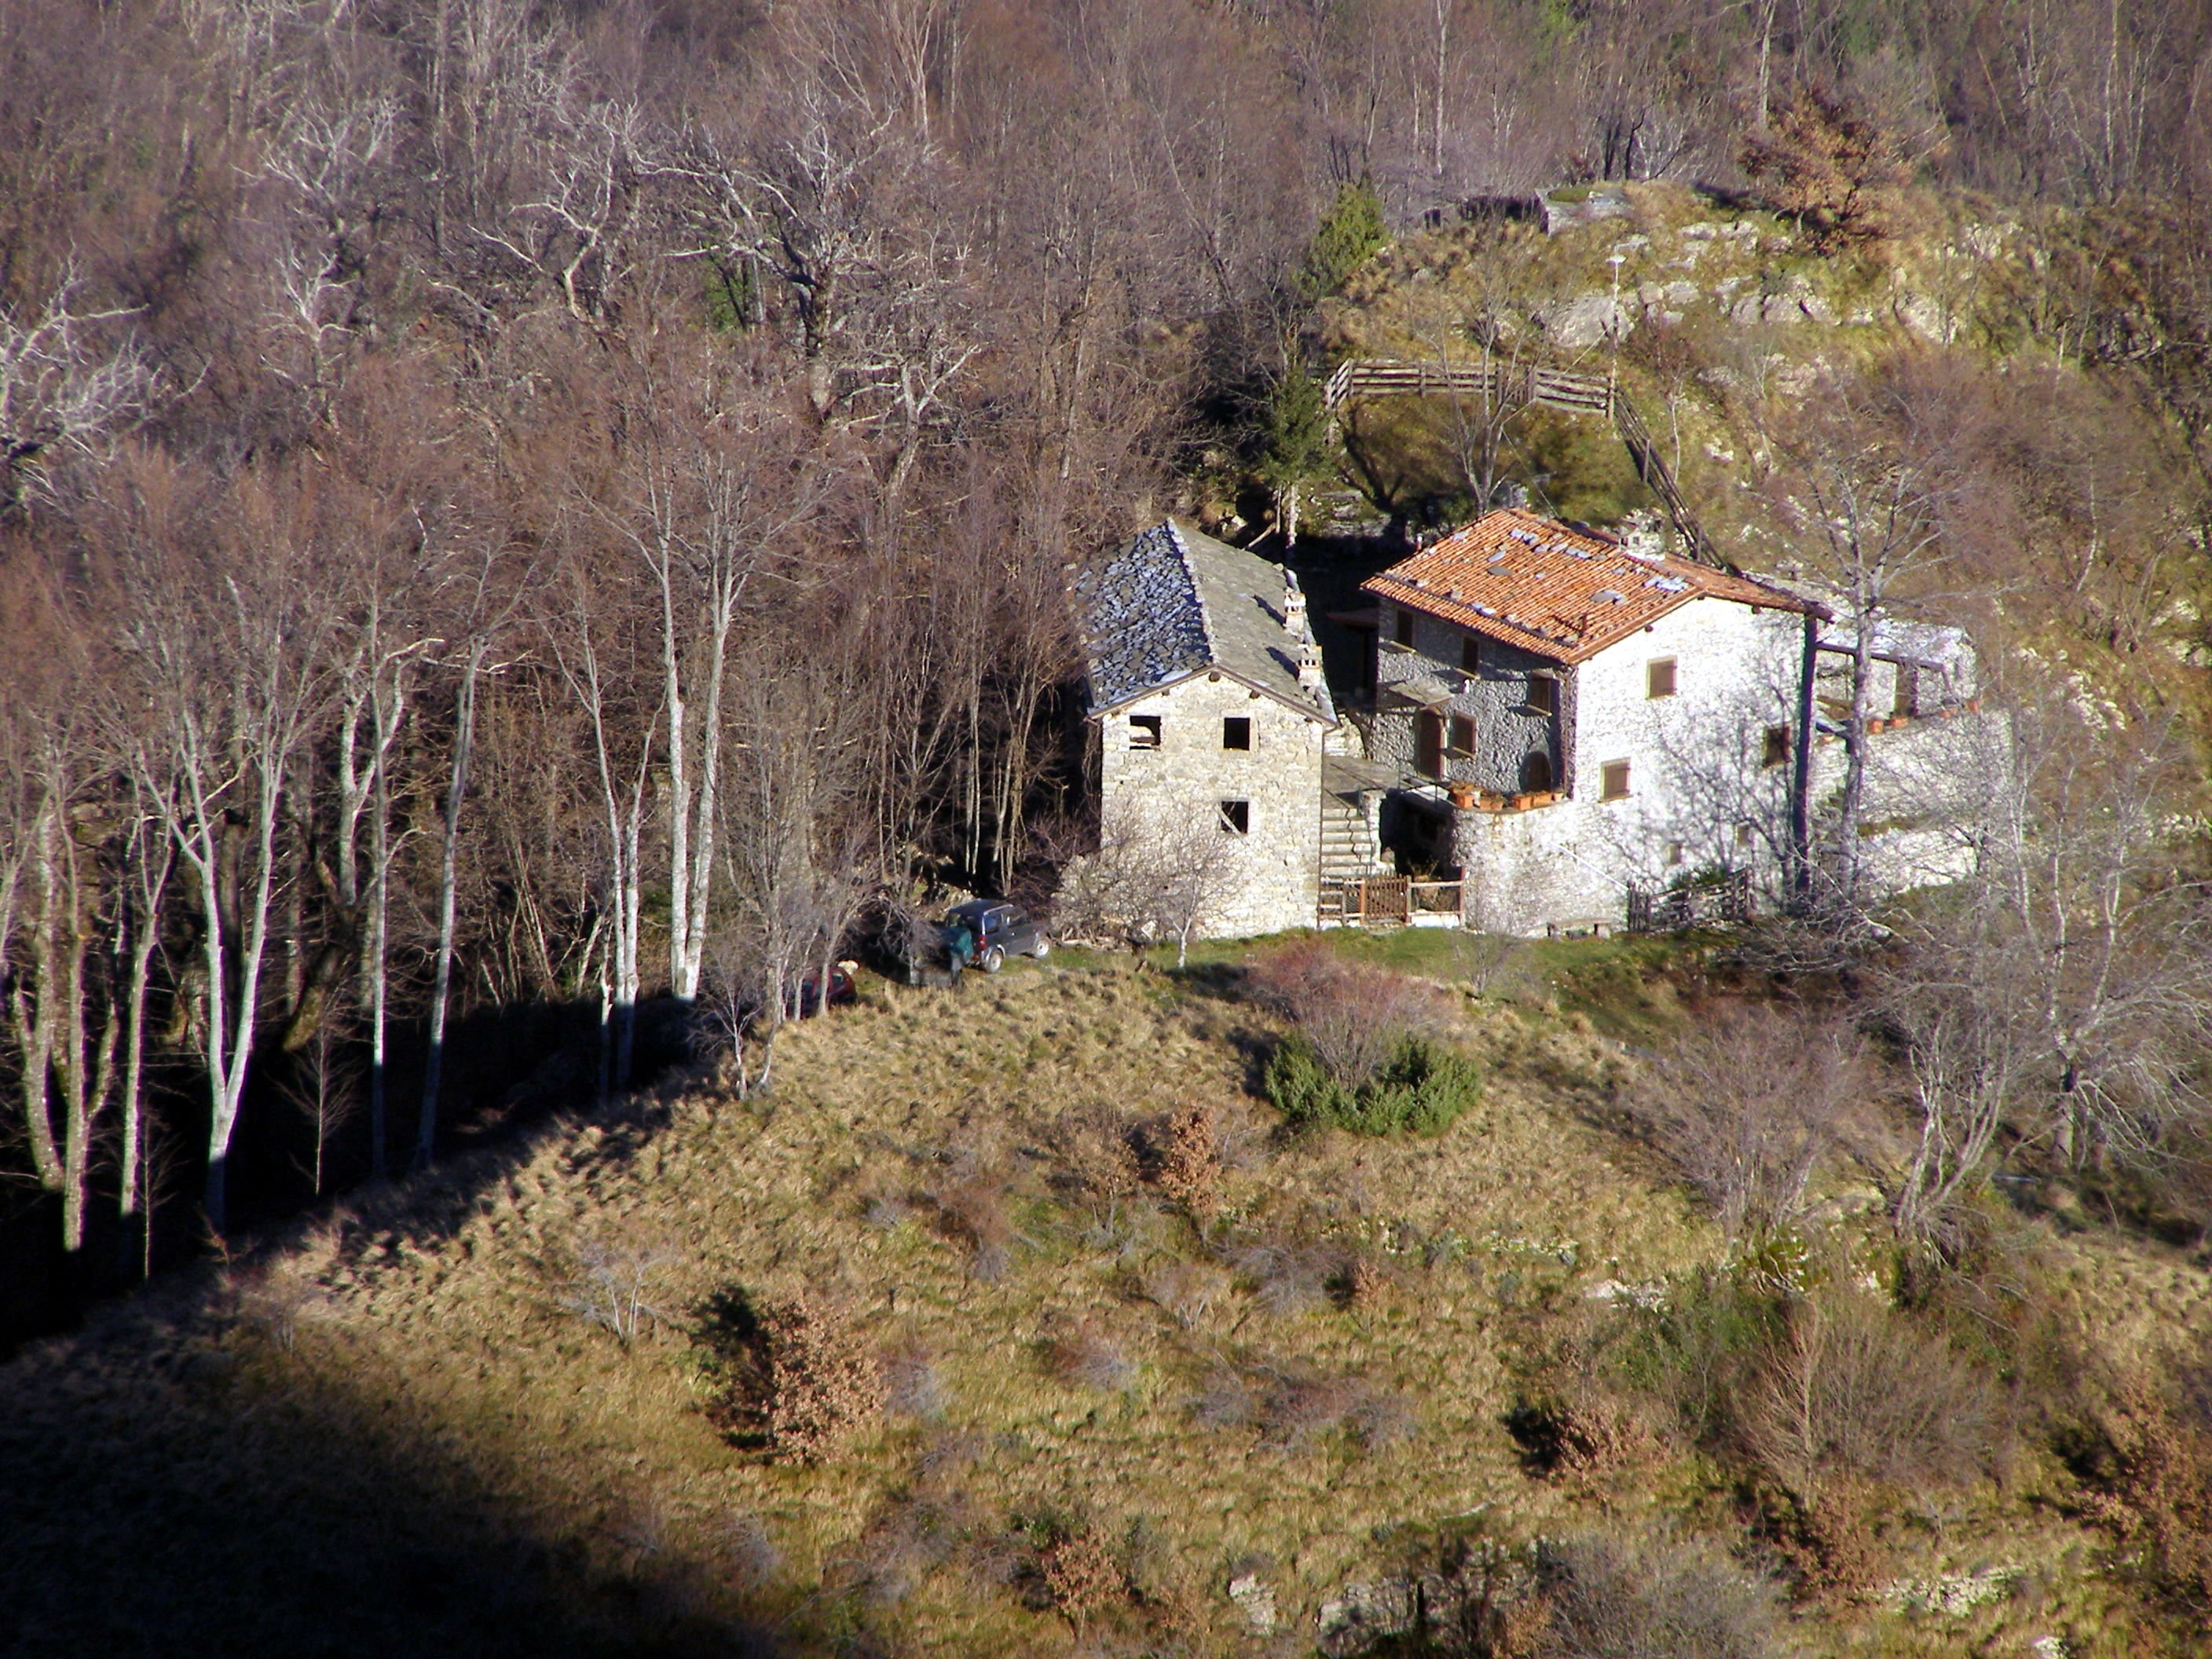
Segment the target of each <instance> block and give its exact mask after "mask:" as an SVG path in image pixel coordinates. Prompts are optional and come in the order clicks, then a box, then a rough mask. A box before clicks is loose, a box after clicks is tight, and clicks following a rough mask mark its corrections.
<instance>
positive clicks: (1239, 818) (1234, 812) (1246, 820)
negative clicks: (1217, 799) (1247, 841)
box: [1221, 800, 1252, 836]
mask: <svg viewBox="0 0 2212 1659" xmlns="http://www.w3.org/2000/svg"><path fill="white" fill-rule="evenodd" d="M1221 827H1222V829H1224V830H1225V831H1227V832H1228V833H1229V834H1230V835H1232V836H1249V835H1250V834H1251V833H1252V803H1251V802H1250V801H1249V800H1225V801H1224V802H1222V803H1221Z"/></svg>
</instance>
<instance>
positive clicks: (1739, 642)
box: [1454, 599, 1803, 933]
mask: <svg viewBox="0 0 2212 1659" xmlns="http://www.w3.org/2000/svg"><path fill="white" fill-rule="evenodd" d="M1802 637H1803V635H1802V618H1801V617H1798V616H1797V615H1796V613H1795V612H1791V611H1763V610H1754V609H1753V607H1751V606H1749V605H1737V604H1735V603H1734V602H1732V601H1729V600H1723V599H1697V600H1693V601H1692V603H1690V604H1688V605H1684V606H1683V607H1682V608H1681V609H1680V610H1679V611H1674V612H1672V613H1671V614H1669V615H1668V616H1666V617H1662V618H1661V619H1660V620H1659V621H1658V622H1656V623H1653V624H1652V625H1651V626H1650V628H1648V629H1644V631H1643V632H1641V633H1638V634H1636V635H1632V636H1631V637H1629V638H1628V639H1626V640H1623V641H1619V642H1618V643H1616V644H1614V645H1613V646H1612V647H1609V648H1608V649H1607V650H1605V651H1602V652H1601V653H1598V654H1597V655H1596V656H1595V657H1594V658H1592V659H1590V660H1589V661H1588V662H1586V663H1583V664H1582V665H1580V666H1579V667H1578V668H1577V671H1575V674H1574V682H1573V687H1572V690H1573V696H1572V699H1571V702H1566V703H1564V704H1563V707H1564V708H1567V709H1568V710H1569V711H1570V714H1569V716H1568V717H1569V718H1570V719H1571V721H1572V731H1571V734H1570V735H1571V743H1572V748H1573V750H1574V755H1575V760H1574V765H1573V768H1572V775H1571V777H1568V776H1565V775H1564V771H1565V769H1563V776H1562V783H1563V785H1565V787H1569V788H1570V790H1571V793H1570V794H1569V795H1568V797H1567V798H1566V799H1563V800H1560V801H1559V802H1558V803H1556V804H1555V805H1550V806H1542V807H1534V808H1531V809H1529V810H1528V811H1522V812H1484V811H1468V812H1461V813H1458V814H1456V815H1455V824H1454V845H1455V854H1456V856H1455V862H1456V863H1458V864H1459V865H1460V866H1461V867H1462V870H1463V871H1464V872H1465V873H1466V877H1467V880H1468V919H1469V921H1471V922H1474V924H1475V925H1478V926H1483V927H1492V928H1494V929H1498V930H1501V931H1511V932H1519V933H1541V932H1542V931H1543V930H1544V927H1546V925H1547V924H1557V925H1559V926H1579V925H1584V924H1587V923H1589V922H1592V921H1608V922H1613V923H1618V922H1619V921H1621V919H1622V917H1623V915H1624V914H1625V910H1626V898H1627V889H1628V887H1629V885H1630V884H1632V883H1633V884H1637V885H1638V886H1644V887H1662V886H1664V885H1665V884H1667V882H1668V880H1670V879H1672V878H1676V877H1679V876H1681V875H1683V874H1686V873H1687V872H1692V871H1695V870H1697V869H1699V868H1700V867H1703V866H1726V867H1729V868H1736V869H1741V868H1746V867H1748V868H1751V869H1753V870H1754V871H1757V872H1760V873H1761V874H1762V875H1763V876H1764V877H1766V878H1770V879H1771V876H1772V875H1773V873H1774V872H1776V871H1777V870H1778V868H1779V864H1780V856H1781V853H1782V846H1781V842H1782V839H1783V837H1784V835H1785V834H1786V826H1787V823H1788V818H1789V788H1790V775H1791V769H1790V766H1789V765H1787V764H1770V763H1769V761H1768V756H1767V752H1766V732H1767V728H1768V727H1769V726H1793V725H1794V723H1795V714H1794V711H1795V706H1796V684H1797V674H1798V669H1799V663H1800V661H1801V659H1802V657H1801V653H1802ZM1661 658H1671V659H1673V660H1674V664H1675V687H1676V690H1675V693H1674V696H1668V697H1656V698H1655V697H1653V696H1650V694H1649V693H1650V680H1649V671H1650V665H1651V663H1652V662H1653V661H1654V660H1655V659H1661ZM1615 761H1626V762H1627V763H1628V766H1629V793H1628V794H1627V796H1626V798H1624V799H1620V800H1616V801H1605V800H1601V799H1600V794H1601V788H1602V782H1603V777H1604V768H1605V765H1606V763H1607V762H1615Z"/></svg>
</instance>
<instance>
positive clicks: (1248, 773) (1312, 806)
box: [1075, 519, 1350, 935]
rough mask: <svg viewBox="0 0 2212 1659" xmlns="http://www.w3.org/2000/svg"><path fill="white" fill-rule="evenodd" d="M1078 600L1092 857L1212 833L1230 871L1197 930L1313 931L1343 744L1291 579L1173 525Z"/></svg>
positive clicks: (1156, 530)
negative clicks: (1101, 847)
mask: <svg viewBox="0 0 2212 1659" xmlns="http://www.w3.org/2000/svg"><path fill="white" fill-rule="evenodd" d="M1075 599H1076V604H1077V608H1078V613H1079V617H1080V619H1081V622H1082V625H1083V628H1084V630H1085V635H1084V645H1085V654H1086V656H1087V658H1088V667H1089V686H1088V690H1089V707H1088V709H1087V714H1088V716H1089V722H1090V726H1091V741H1092V742H1093V743H1094V744H1095V751H1094V752H1095V757H1096V760H1097V779H1098V807H1099V834H1100V837H1101V840H1102V842H1106V843H1109V844H1111V843H1113V842H1115V841H1117V840H1124V839H1126V838H1127V837H1130V836H1168V835H1170V834H1174V833H1178V832H1182V831H1187V830H1188V828H1189V826H1191V825H1194V824H1196V825H1201V826H1202V825H1206V824H1211V825H1212V826H1213V829H1214V831H1215V832H1216V833H1218V834H1219V835H1220V836H1223V837H1224V838H1225V840H1224V842H1223V845H1224V846H1225V847H1226V848H1228V856H1227V858H1226V859H1225V860H1224V866H1225V867H1223V868H1222V869H1221V870H1220V871H1219V872H1218V876H1217V878H1216V879H1215V881H1214V883H1213V885H1214V886H1215V887H1216V889H1217V891H1216V893H1215V894H1214V895H1213V896H1212V899H1211V901H1210V902H1209V903H1208V905H1207V907H1206V908H1207V912H1208V914H1207V915H1206V919H1205V924H1204V931H1205V932H1206V933H1211V934H1215V935H1237V934H1246V933H1273V932H1277V931H1279V930H1280V929H1283V928H1286V927H1311V926H1312V925H1313V922H1314V917H1315V915H1316V909H1317V908H1318V906H1319V904H1320V902H1321V867H1320V859H1319V846H1320V812H1319V803H1320V800H1321V795H1322V765H1323V760H1324V753H1325V750H1327V749H1328V746H1329V745H1330V743H1331V740H1332V739H1333V738H1334V739H1336V740H1338V741H1339V742H1341V741H1342V740H1344V739H1345V738H1348V737H1349V735H1350V734H1349V733H1347V732H1345V728H1344V727H1343V726H1342V723H1341V722H1340V720H1338V718H1337V713H1336V706H1335V704H1334V702H1332V701H1331V699H1330V696H1329V691H1328V685H1327V684H1326V683H1325V682H1324V681H1323V679H1322V669H1321V652H1320V649H1319V647H1317V646H1316V644H1315V642H1314V637H1313V630H1312V628H1311V625H1310V622H1309V620H1308V618H1307V616H1306V605H1305V595H1304V593H1303V592H1300V591H1299V589H1298V583H1297V576H1296V575H1294V574H1291V572H1290V571H1289V570H1287V569H1286V568H1284V567H1283V566H1281V565H1279V564H1275V563H1273V562H1270V561H1268V560H1267V559H1263V558H1261V557H1260V556H1258V555H1257V554H1254V553H1247V552H1245V551H1244V550H1243V549H1241V548H1235V547H1231V546H1230V545H1229V544H1227V543H1225V542H1219V541H1216V540H1215V539H1214V538H1212V537H1211V536H1206V535H1202V534H1200V532H1197V531H1195V530H1193V529H1190V528H1188V527H1187V526H1183V525H1180V524H1177V523H1176V521H1175V520H1172V519H1170V520H1167V521H1166V522H1165V523H1163V524H1158V525H1155V526H1153V527H1152V529H1150V530H1147V531H1146V532H1144V533H1143V534H1142V535H1140V536H1139V537H1138V538H1136V539H1135V540H1133V541H1132V542H1130V543H1129V544H1127V546H1126V547H1124V548H1122V549H1121V551H1120V552H1118V553H1117V554H1115V556H1113V557H1112V558H1111V559H1109V560H1108V561H1107V562H1105V564H1104V565H1103V566H1102V567H1100V568H1097V569H1094V570H1091V571H1090V572H1087V573H1085V574H1081V575H1079V576H1078V577H1077V578H1076V580H1075Z"/></svg>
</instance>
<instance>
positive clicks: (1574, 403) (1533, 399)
mask: <svg viewBox="0 0 2212 1659" xmlns="http://www.w3.org/2000/svg"><path fill="white" fill-rule="evenodd" d="M1440 396H1462V397H1475V398H1483V399H1485V400H1486V401H1490V402H1497V403H1510V404H1548V405H1549V406H1550V407H1552V408H1553V409H1564V410H1570V411H1571V412H1573V413H1575V414H1578V415H1611V416H1613V427H1614V428H1615V429H1616V430H1617V431H1618V432H1619V433H1620V441H1621V442H1622V443H1624V444H1625V445H1626V446H1627V447H1628V455H1629V459H1631V460H1632V461H1633V462H1634V463H1635V464H1636V472H1637V476H1638V477H1640V478H1642V479H1643V480H1644V483H1645V485H1646V486H1647V487H1648V488H1649V489H1650V491H1651V493H1652V494H1653V495H1656V496H1657V497H1658V498H1659V500H1660V501H1661V502H1662V504H1663V505H1664V506H1665V507H1666V509H1667V516H1668V519H1670V520H1673V522H1674V530H1675V532H1676V533H1677V534H1678V535H1680V537H1681V538H1682V542H1683V544H1684V545H1685V546H1686V547H1687V548H1688V550H1689V552H1690V556H1691V557H1692V558H1693V559H1696V560H1698V561H1699V562H1700V563H1703V564H1710V565H1715V566H1719V565H1722V564H1723V563H1724V561H1723V559H1722V558H1721V556H1720V553H1719V551H1718V550H1717V549H1716V548H1715V547H1714V546H1713V544H1712V540H1711V538H1710V537H1708V536H1707V535H1706V534H1705V530H1704V528H1703V527H1702V526H1700V525H1699V523H1698V521H1697V519H1696V518H1695V516H1694V515H1693V514H1692V513H1691V511H1690V504H1689V502H1688V501H1686V500H1684V499H1683V495H1682V490H1681V486H1680V484H1679V483H1676V482H1675V478H1674V471H1673V469H1672V468H1670V467H1669V466H1668V465H1667V458H1666V457H1665V456H1664V455H1662V454H1661V453H1659V443H1658V441H1657V440H1656V439H1655V438H1654V437H1653V436H1652V435H1651V428H1650V427H1648V426H1646V425H1645V424H1644V416H1642V415H1640V414H1638V412H1637V409H1636V405H1635V404H1633V403H1632V402H1631V401H1630V400H1629V399H1628V398H1625V397H1623V396H1621V395H1620V392H1619V390H1618V388H1616V387H1615V386H1614V385H1613V382H1612V381H1611V380H1609V379H1607V377H1606V376H1605V375H1602V374H1583V373H1581V372H1580V371H1578V370H1575V369H1566V368H1543V367H1541V365H1537V364H1528V363H1501V362H1497V361H1496V360H1495V359H1492V358H1485V359H1483V360H1482V361H1481V362H1473V363H1410V362H1402V361H1401V360H1399V359H1397V358H1394V357H1352V358H1347V359H1346V360H1345V361H1344V362H1340V363H1339V364H1338V365H1337V366H1336V371H1335V373H1334V374H1331V375H1330V376H1329V377H1328V382H1327V384H1326V385H1324V386H1322V401H1323V402H1324V403H1325V404H1327V405H1328V409H1329V410H1330V412H1331V413H1332V414H1333V413H1334V412H1335V411H1336V410H1339V409H1340V408H1341V407H1343V405H1344V404H1346V403H1349V402H1350V401H1351V400H1352V398H1425V397H1440Z"/></svg>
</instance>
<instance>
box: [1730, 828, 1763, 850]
mask: <svg viewBox="0 0 2212 1659" xmlns="http://www.w3.org/2000/svg"><path fill="white" fill-rule="evenodd" d="M1757 834H1758V831H1756V830H1755V829H1753V828H1752V827H1751V825H1749V824H1747V823H1739V824H1738V825H1736V827H1735V844H1736V845H1737V846H1739V847H1748V846H1750V845H1751V843H1752V840H1753V837H1754V836H1756V835H1757Z"/></svg>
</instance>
